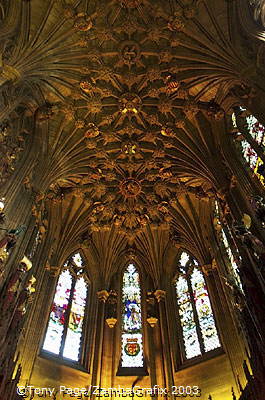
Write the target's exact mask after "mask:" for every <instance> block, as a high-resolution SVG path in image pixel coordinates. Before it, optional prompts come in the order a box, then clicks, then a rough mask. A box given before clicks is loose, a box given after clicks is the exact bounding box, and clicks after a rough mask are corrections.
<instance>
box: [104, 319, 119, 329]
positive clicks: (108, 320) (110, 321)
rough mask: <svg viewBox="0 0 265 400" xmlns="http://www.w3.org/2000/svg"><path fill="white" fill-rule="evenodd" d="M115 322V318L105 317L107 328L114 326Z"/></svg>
mask: <svg viewBox="0 0 265 400" xmlns="http://www.w3.org/2000/svg"><path fill="white" fill-rule="evenodd" d="M116 322H117V318H107V319H106V323H107V325H108V327H109V328H114V326H115V325H116Z"/></svg>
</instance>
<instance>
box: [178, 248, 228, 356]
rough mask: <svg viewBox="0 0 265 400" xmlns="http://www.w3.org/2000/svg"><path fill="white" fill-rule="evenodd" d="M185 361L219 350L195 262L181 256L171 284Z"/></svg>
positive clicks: (192, 259)
mask: <svg viewBox="0 0 265 400" xmlns="http://www.w3.org/2000/svg"><path fill="white" fill-rule="evenodd" d="M175 288H176V295H177V309H178V314H179V320H180V325H181V330H182V341H183V345H184V358H185V359H186V360H189V359H192V358H194V357H198V356H202V355H203V354H205V353H207V352H210V351H212V350H215V349H217V348H219V347H221V344H220V340H219V336H218V332H217V328H216V324H215V320H214V316H213V311H212V306H211V302H210V299H209V294H208V290H207V286H206V283H205V279H204V276H203V274H202V272H201V271H200V270H199V268H198V262H197V261H196V260H195V259H194V258H193V257H191V256H190V255H188V254H187V253H186V252H184V251H183V252H182V254H181V257H180V260H179V276H178V278H177V279H176V281H175Z"/></svg>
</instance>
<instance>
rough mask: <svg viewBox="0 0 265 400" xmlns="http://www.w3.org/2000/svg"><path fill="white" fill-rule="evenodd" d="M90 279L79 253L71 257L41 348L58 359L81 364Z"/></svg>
mask: <svg viewBox="0 0 265 400" xmlns="http://www.w3.org/2000/svg"><path fill="white" fill-rule="evenodd" d="M87 294H88V280H87V277H86V274H85V271H84V266H83V260H82V257H81V255H80V254H79V253H77V254H75V255H74V256H73V257H71V258H70V259H69V260H68V261H67V263H66V264H65V265H64V269H63V271H62V272H61V274H60V277H59V280H58V283H57V286H56V291H55V296H54V299H53V305H52V310H51V313H50V318H49V322H48V327H47V331H46V335H45V340H44V344H43V347H42V349H43V350H45V351H48V352H50V353H53V354H55V355H57V356H59V357H62V358H67V359H70V360H72V361H79V359H80V349H81V343H82V332H83V321H84V316H85V309H86V303H87Z"/></svg>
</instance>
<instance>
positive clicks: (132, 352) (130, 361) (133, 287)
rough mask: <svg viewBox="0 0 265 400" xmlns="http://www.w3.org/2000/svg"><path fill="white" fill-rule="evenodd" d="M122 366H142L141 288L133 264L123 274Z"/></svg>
mask: <svg viewBox="0 0 265 400" xmlns="http://www.w3.org/2000/svg"><path fill="white" fill-rule="evenodd" d="M122 301H123V313H122V354H121V366H122V367H143V343H142V316H141V290H140V282H139V273H138V271H137V269H136V268H135V266H134V265H133V264H130V265H128V267H127V268H126V270H125V272H124V274H123V286H122Z"/></svg>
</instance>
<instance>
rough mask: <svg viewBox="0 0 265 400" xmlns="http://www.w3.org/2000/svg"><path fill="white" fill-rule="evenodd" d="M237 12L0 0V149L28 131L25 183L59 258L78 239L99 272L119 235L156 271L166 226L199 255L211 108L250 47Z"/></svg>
mask: <svg viewBox="0 0 265 400" xmlns="http://www.w3.org/2000/svg"><path fill="white" fill-rule="evenodd" d="M236 13H237V6H236V5H235V2H233V1H220V0H216V1H211V2H210V1H207V0H179V1H175V0H168V1H165V0H157V1H151V0H150V1H148V0H108V1H98V0H78V1H74V0H49V1H44V2H43V1H39V0H30V1H26V0H23V1H20V2H17V1H14V0H10V1H3V0H2V1H0V18H2V27H1V28H0V41H1V53H2V60H0V61H1V62H2V72H1V75H0V96H1V100H2V102H1V103H2V106H1V108H0V120H1V121H3V123H2V139H1V145H2V146H5V145H6V144H5V136H6V134H5V131H6V130H8V129H11V128H10V125H11V126H12V129H11V130H12V131H13V132H16V133H13V136H14V140H13V142H14V143H16V145H14V146H13V150H12V152H13V153H12V152H11V153H10V154H9V158H11V159H12V156H13V157H14V158H16V157H17V154H16V155H14V153H18V151H19V149H20V150H21V146H20V144H21V142H23V140H25V138H23V135H24V136H25V135H28V136H29V137H30V139H26V145H24V146H26V147H27V146H28V150H27V151H28V153H27V157H26V158H25V159H24V161H23V162H24V163H26V162H28V160H29V159H32V160H33V161H32V163H31V166H30V167H29V168H27V174H26V175H27V176H26V179H25V181H24V183H26V186H27V187H28V189H30V190H32V192H33V193H34V194H36V202H35V205H34V207H33V214H34V215H35V217H36V218H37V221H38V222H39V224H43V223H44V226H45V228H47V225H48V224H49V229H50V230H51V231H52V237H57V245H56V249H52V254H55V253H56V254H57V258H58V259H60V254H61V257H62V259H63V257H65V251H66V250H65V249H66V248H67V251H69V249H71V250H74V248H75V247H76V246H77V244H78V243H79V242H80V241H83V242H85V241H86V240H87V237H88V236H89V238H90V239H89V243H90V245H89V246H88V248H87V249H86V251H87V252H90V255H91V256H92V258H93V259H94V262H95V265H96V264H97V262H96V260H98V258H99V259H100V263H101V264H102V265H105V264H106V265H105V267H104V268H103V269H102V271H104V272H103V273H104V274H108V265H109V263H110V261H109V259H108V257H112V261H111V263H112V264H115V265H117V266H118V264H119V263H118V262H117V260H121V256H122V254H123V253H122V252H124V251H125V249H127V246H128V244H129V245H130V246H132V245H133V246H134V247H135V248H137V251H138V257H140V258H142V260H145V261H143V262H145V263H146V268H147V269H152V268H153V265H156V264H158V265H159V267H158V268H157V269H156V272H155V273H153V276H154V277H155V279H156V280H157V281H158V280H159V279H160V277H159V276H158V275H159V274H162V273H163V268H167V264H166V262H165V261H163V260H164V257H165V255H166V254H167V251H169V250H168V249H167V246H168V241H169V237H170V235H171V238H172V235H173V236H174V232H175V239H176V232H178V240H177V242H178V246H179V245H182V246H184V247H185V248H187V249H189V250H190V251H193V252H195V253H196V256H197V257H198V258H200V262H202V263H203V262H205V260H207V259H209V258H210V255H209V254H208V249H207V245H205V232H206V231H207V229H206V231H205V227H204V228H203V229H202V228H201V227H200V223H202V221H204V222H203V223H204V224H205V226H206V225H207V224H209V223H210V222H209V218H210V212H211V204H212V202H211V198H212V197H213V195H214V193H215V192H216V191H218V190H219V189H220V188H222V187H224V186H225V185H226V184H227V185H228V184H229V179H228V180H227V182H226V177H225V178H224V177H223V175H222V174H220V173H219V172H217V170H219V169H220V170H222V168H223V166H222V163H221V161H220V159H218V156H217V155H218V154H219V153H220V151H219V149H220V147H219V146H220V141H221V137H222V134H223V132H225V122H224V121H223V117H224V112H225V111H229V110H231V106H233V105H234V104H235V103H237V99H235V96H234V92H233V89H234V88H236V87H238V86H240V87H242V85H243V86H244V82H245V77H246V74H247V71H248V69H249V60H250V57H251V54H250V53H251V51H250V52H249V53H248V52H246V51H244V49H246V47H244V48H243V45H241V40H240V39H239V36H238V35H237V30H236V27H235V24H234V21H235V15H236ZM244 45H246V44H244ZM250 50H251V49H250ZM252 50H253V49H252ZM22 115H23V117H22ZM10 116H12V118H11V119H12V122H8V121H9V119H10ZM18 121H19V122H18ZM21 121H24V122H21ZM8 124H9V125H8ZM15 124H17V125H15ZM15 126H16V128H15ZM21 135H22V136H21ZM22 147H23V146H22ZM34 155H35V160H34ZM219 158H220V157H219ZM9 161H10V160H9ZM9 172H10V171H6V175H7V176H8V173H9ZM47 215H49V216H48V217H47ZM52 218H53V222H52ZM54 218H55V219H56V223H57V224H56V226H55V224H54ZM202 218H203V219H202ZM43 221H44V222H43ZM59 221H60V223H59ZM169 228H170V229H169ZM203 230H204V231H203ZM169 231H170V232H171V234H170V233H169ZM172 232H173V233H172ZM86 235H87V236H86ZM91 235H92V236H91ZM60 237H61V238H63V239H62V240H63V243H61V242H60V240H59V238H60ZM154 242H155V245H154V244H153V245H152V243H154ZM173 242H174V241H173ZM173 242H172V241H171V243H173ZM175 242H176V240H175ZM175 244H176V243H175ZM106 246H107V248H106V249H105V250H106V251H104V252H103V248H104V247H106ZM152 246H153V247H152ZM150 249H151V250H150ZM150 252H151V253H150ZM103 253H104V257H105V258H106V259H105V260H102V254H103ZM125 253H126V252H125ZM125 253H124V254H125ZM150 254H151V255H150ZM115 257H116V258H115ZM149 260H153V262H150V261H149ZM57 261H58V260H57ZM57 261H55V260H53V262H54V263H56V262H57ZM51 262H52V261H51ZM119 262H120V261H119ZM148 265H149V266H148ZM95 270H96V267H95ZM158 271H159V272H158ZM112 272H113V271H112ZM150 272H151V271H150ZM104 279H109V278H108V277H104Z"/></svg>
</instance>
